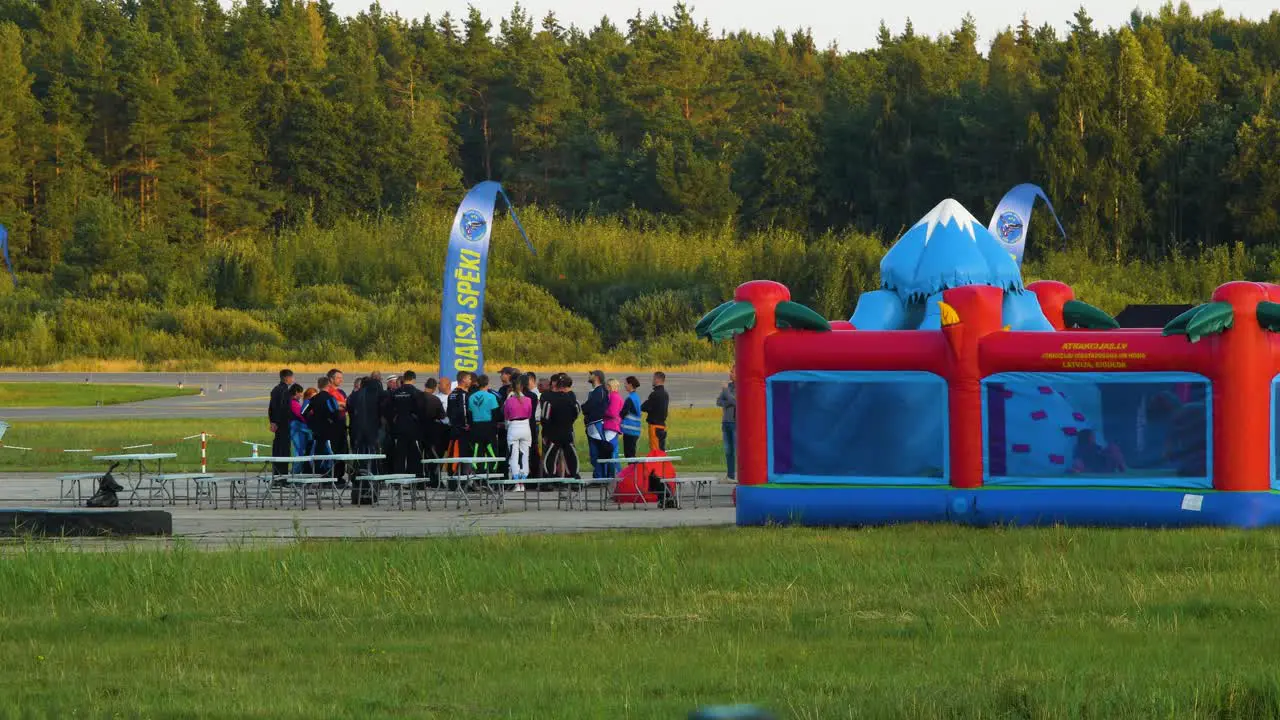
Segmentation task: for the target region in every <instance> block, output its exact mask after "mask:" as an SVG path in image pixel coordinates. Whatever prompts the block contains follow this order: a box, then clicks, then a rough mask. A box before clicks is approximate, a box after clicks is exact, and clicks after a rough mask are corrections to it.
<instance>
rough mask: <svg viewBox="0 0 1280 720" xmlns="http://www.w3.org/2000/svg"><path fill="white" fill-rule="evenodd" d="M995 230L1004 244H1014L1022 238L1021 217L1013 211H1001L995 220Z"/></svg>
mask: <svg viewBox="0 0 1280 720" xmlns="http://www.w3.org/2000/svg"><path fill="white" fill-rule="evenodd" d="M996 232H997V233H999V235H1000V239H1001V240H1002V241H1004V243H1005V244H1006V245H1016V244H1017V243H1018V241H1019V240H1021V239H1022V218H1020V217H1018V213H1014V212H1007V213H1001V215H1000V219H998V220H996Z"/></svg>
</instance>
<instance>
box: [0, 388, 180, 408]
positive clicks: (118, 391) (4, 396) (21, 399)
mask: <svg viewBox="0 0 1280 720" xmlns="http://www.w3.org/2000/svg"><path fill="white" fill-rule="evenodd" d="M197 392H199V390H197V389H195V388H192V389H186V390H179V389H178V388H176V387H162V386H158V385H73V384H70V383H37V382H7V383H0V408H17V407H82V406H86V405H119V404H120V403H131V402H139V401H142V400H155V399H157V398H167V397H177V396H179V395H195V394H196V393H197Z"/></svg>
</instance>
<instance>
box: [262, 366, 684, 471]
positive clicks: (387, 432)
mask: <svg viewBox="0 0 1280 720" xmlns="http://www.w3.org/2000/svg"><path fill="white" fill-rule="evenodd" d="M294 380H295V379H294V374H293V372H292V371H291V370H287V369H285V370H281V371H280V383H279V384H278V385H276V387H275V388H273V389H272V391H271V400H270V404H269V406H268V409H267V418H268V421H269V425H270V429H271V432H272V433H273V441H272V448H271V449H272V455H273V456H274V457H278V458H285V457H301V456H322V455H343V454H346V453H350V452H355V453H361V454H382V455H386V456H387V457H388V459H389V464H387V465H384V466H382V469H383V470H385V471H387V472H391V473H404V474H413V475H417V476H420V477H429V473H427V472H426V471H425V469H424V466H423V463H422V460H423V459H424V458H448V457H456V458H465V457H492V458H506V459H507V463H506V468H505V470H504V472H505V474H506V475H507V476H508V477H510V478H512V479H514V480H517V481H523V480H532V479H540V478H547V479H554V478H578V477H580V475H579V469H578V452H577V447H576V442H575V438H574V429H575V426H576V423H577V421H578V418H579V417H581V418H582V422H583V424H584V426H585V435H586V437H587V445H588V451H589V456H590V460H591V465H592V474H593V477H597V478H606V477H612V476H613V475H614V474H615V473H616V471H617V469H618V468H617V465H615V464H612V463H609V462H607V461H609V460H612V459H613V458H615V457H617V456H618V455H619V441H621V448H622V456H623V457H635V455H636V452H637V446H638V445H639V439H640V436H641V434H642V433H644V432H645V431H646V429H647V434H648V437H649V447H650V449H651V450H652V449H660V450H666V440H667V414H668V409H669V405H670V403H669V399H668V397H667V392H666V388H665V387H664V385H665V383H666V375H665V374H663V373H661V372H657V373H654V374H653V387H652V390H651V391H650V392H649V394H648V397H647V398H646V399H645V400H644V401H641V400H640V395H639V390H640V381H639V380H638V379H636V378H635V377H627V378H625V379H624V380H623V381H622V382H621V383H620V382H619V381H618V380H616V379H613V378H609V379H606V378H605V374H604V372H603V371H600V370H595V371H593V372H591V373H590V375H588V377H587V383H588V385H589V386H590V390H589V391H588V393H587V395H586V399H585V400H584V401H583V402H582V403H579V402H578V397H577V395H576V394H575V393H574V390H573V378H571V377H570V376H569V374H568V373H556V374H554V375H552V376H551V377H549V378H546V379H540V378H538V376H537V375H536V374H535V373H532V372H521V371H520V370H518V369H516V368H510V367H507V368H503V369H502V371H501V373H500V375H499V378H498V382H497V384H496V386H495V385H494V384H493V383H492V382H491V380H490V378H489V376H488V375H484V374H479V375H477V374H476V373H471V372H459V373H458V374H457V375H456V376H455V377H454V378H453V383H450V381H449V379H447V378H440V379H436V378H428V379H427V380H426V381H425V382H424V383H423V384H422V387H421V388H419V387H418V378H417V374H416V373H414V372H413V371H412V370H407V371H405V372H404V373H402V374H400V375H393V376H389V377H387V378H386V380H385V383H384V380H383V377H382V375H381V373H378V372H373V373H370V374H369V375H368V376H366V377H362V378H360V379H358V380H356V381H355V383H354V388H353V390H352V392H351V394H350V395H349V396H348V395H347V393H346V391H345V390H344V389H343V381H344V376H343V373H342V371H341V370H339V369H337V368H335V369H333V370H330V371H329V372H328V373H326V374H325V375H323V376H321V377H319V378H317V379H316V383H315V386H314V387H312V388H304V387H303V386H302V385H300V384H298V383H296V382H295V381H294ZM326 469H327V468H326ZM288 470H289V463H287V462H283V461H281V462H277V463H275V468H274V472H275V473H276V474H277V475H284V474H287V472H288ZM332 470H333V472H334V476H335V477H338V478H345V476H346V467H345V464H344V463H342V462H340V461H335V462H333V468H332ZM294 471H295V472H299V471H301V468H299V467H295V468H294Z"/></svg>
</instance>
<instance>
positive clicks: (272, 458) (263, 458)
mask: <svg viewBox="0 0 1280 720" xmlns="http://www.w3.org/2000/svg"><path fill="white" fill-rule="evenodd" d="M314 459H315V458H314V457H313V456H311V455H293V456H290V457H281V456H276V455H259V456H258V457H233V458H227V462H233V463H288V462H310V461H311V460H314Z"/></svg>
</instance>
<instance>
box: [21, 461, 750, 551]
mask: <svg viewBox="0 0 1280 720" xmlns="http://www.w3.org/2000/svg"><path fill="white" fill-rule="evenodd" d="M55 478H56V475H55V474H49V473H3V474H0V507H5V508H17V507H30V508H52V507H61V508H65V509H74V507H75V506H74V505H72V504H62V505H59V504H57V503H55V502H54V500H53V499H54V498H55V497H56V496H57V494H58V482H57V480H56V479H55ZM732 488H733V486H731V485H717V486H715V487H714V498H713V503H712V505H711V506H708V504H707V501H706V499H705V498H704V499H703V500H702V501H701V502H700V503H699V506H698V507H697V508H695V507H693V504H692V503H691V502H688V501H687V500H686V502H685V507H684V508H682V509H679V510H659V509H656V508H654V509H649V510H643V509H634V508H631V507H626V506H624V507H623V508H622V509H621V510H619V509H617V508H615V507H614V506H612V505H608V506H606V507H608V509H607V510H605V511H600V510H597V509H595V505H594V504H593V505H592V508H593V509H591V510H586V511H583V510H557V509H556V500H555V495H554V494H553V493H551V492H547V493H543V496H542V499H543V502H542V507H543V508H544V509H542V510H536V509H530V510H524V509H523V507H524V503H523V502H522V500H521V496H520V495H519V494H516V495H513V496H512V497H511V499H509V500H508V501H507V509H506V511H505V512H501V513H499V512H494V511H492V510H491V509H488V508H483V509H482V508H481V506H480V505H479V504H478V503H477V504H475V507H476V511H475V512H467V511H466V510H465V509H463V510H454V509H452V506H450V508H449V509H444V508H441V507H440V506H439V505H436V506H434V507H433V508H432V509H431V510H430V511H427V510H424V509H423V507H422V505H421V503H420V504H419V506H418V509H417V510H411V509H409V507H408V505H406V506H405V509H404V510H403V511H400V510H395V509H393V508H391V507H390V506H389V504H388V506H387V507H367V506H361V507H350V506H343V507H339V508H338V509H336V510H333V509H329V508H328V505H327V504H326V506H325V509H324V510H317V509H315V506H314V505H312V506H311V507H310V508H309V509H307V510H296V509H294V510H290V509H285V510H274V509H270V508H267V509H259V508H257V507H253V508H251V509H247V510H246V509H243V508H241V509H236V510H232V509H230V508H228V507H227V505H226V497H225V495H224V496H223V498H222V506H221V507H220V508H219V509H213V508H210V507H208V506H206V507H205V508H204V509H197V508H196V507H195V506H192V505H186V504H183V503H182V502H181V501H179V504H178V505H176V506H165V507H156V508H154V509H158V510H166V511H169V512H171V513H172V515H173V531H174V536H175V537H177V538H181V539H183V540H185V541H190V542H192V543H195V544H197V545H199V546H202V547H211V548H218V547H226V546H235V545H239V544H257V543H279V542H292V541H295V540H297V539H299V538H355V539H359V538H391V537H439V536H464V535H493V534H501V533H521V534H523V533H574V532H589V531H599V530H612V529H625V530H654V529H660V528H673V527H693V526H727V525H732V524H733V522H734V509H733V507H732V499H731V493H732V491H733V489H732ZM531 507H532V506H531ZM58 542H67V544H68V545H70V546H75V547H80V548H93V547H102V546H103V545H104V541H103V540H95V539H83V538H82V539H76V540H74V541H62V540H59V541H58ZM112 542H113V543H118V542H119V541H118V540H116V541H112ZM129 542H130V543H136V544H143V545H148V544H149V545H155V544H160V545H165V544H168V543H170V542H172V541H171V540H160V539H144V540H130V541H129Z"/></svg>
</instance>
